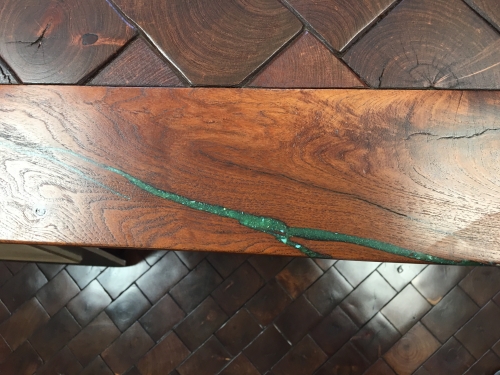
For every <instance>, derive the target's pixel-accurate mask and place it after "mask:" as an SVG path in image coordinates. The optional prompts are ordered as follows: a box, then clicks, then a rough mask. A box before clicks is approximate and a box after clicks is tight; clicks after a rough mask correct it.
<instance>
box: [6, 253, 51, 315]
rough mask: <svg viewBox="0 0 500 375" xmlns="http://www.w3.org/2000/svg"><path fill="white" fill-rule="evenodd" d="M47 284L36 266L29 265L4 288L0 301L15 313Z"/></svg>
mask: <svg viewBox="0 0 500 375" xmlns="http://www.w3.org/2000/svg"><path fill="white" fill-rule="evenodd" d="M46 283H47V278H46V277H45V276H44V274H43V273H42V272H41V271H40V270H39V269H38V267H37V266H36V264H34V263H31V264H28V265H26V267H23V269H22V270H20V271H19V272H18V273H17V274H15V275H14V276H13V277H12V278H11V279H10V280H9V281H7V282H6V283H5V284H4V285H3V286H2V288H1V289H0V300H2V302H3V303H4V304H5V306H7V308H8V309H9V311H11V312H14V311H15V310H16V309H17V308H18V307H19V306H21V305H22V304H23V303H24V302H26V301H27V300H29V299H30V298H31V297H32V296H34V295H35V293H36V292H37V291H38V290H39V289H40V288H41V287H42V286H44V285H45V284H46Z"/></svg>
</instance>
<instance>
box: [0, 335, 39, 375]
mask: <svg viewBox="0 0 500 375" xmlns="http://www.w3.org/2000/svg"><path fill="white" fill-rule="evenodd" d="M42 363H43V361H42V359H41V358H40V357H39V356H38V354H36V352H35V350H34V349H33V348H32V347H31V344H30V343H29V342H28V341H25V342H24V344H23V345H21V346H20V347H19V348H17V349H16V350H15V351H14V352H13V353H12V354H11V355H10V356H9V357H8V358H7V360H6V361H5V362H2V363H0V374H2V375H3V374H5V375H32V374H33V373H34V372H35V371H36V370H37V369H38V368H39V367H40V366H41V365H42Z"/></svg>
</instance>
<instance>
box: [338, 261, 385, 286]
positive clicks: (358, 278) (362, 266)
mask: <svg viewBox="0 0 500 375" xmlns="http://www.w3.org/2000/svg"><path fill="white" fill-rule="evenodd" d="M379 265H380V262H358V261H352V260H339V261H338V262H337V263H335V268H336V269H337V270H338V271H339V272H340V273H341V274H342V276H344V277H345V278H346V280H347V281H348V282H349V283H350V284H351V285H352V286H353V287H357V286H358V285H359V284H360V283H361V282H362V281H363V280H364V279H366V278H367V277H368V276H369V275H370V274H371V273H372V272H373V271H375V270H376V269H377V267H378V266H379Z"/></svg>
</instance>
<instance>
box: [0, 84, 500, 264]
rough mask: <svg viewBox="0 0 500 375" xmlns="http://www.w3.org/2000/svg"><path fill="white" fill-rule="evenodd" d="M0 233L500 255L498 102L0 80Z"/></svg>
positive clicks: (379, 255) (380, 256)
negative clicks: (29, 83)
mask: <svg viewBox="0 0 500 375" xmlns="http://www.w3.org/2000/svg"><path fill="white" fill-rule="evenodd" d="M0 113H1V118H0V168H1V172H0V189H1V193H0V210H1V211H0V212H1V215H2V225H1V226H0V241H2V242H16V243H27V244H48V245H62V244H70V245H75V246H95V247H120V248H124V247H130V248H148V249H177V250H208V251H230V252H238V253H239V252H247V253H263V254H283V255H285V254H286V255H297V256H300V255H306V256H311V257H334V258H351V259H366V260H375V259H376V260H388V261H389V260H396V259H397V260H408V259H410V260H418V261H427V262H436V263H452V264H454V263H459V264H469V263H468V261H472V262H484V263H490V262H491V263H500V251H499V246H498V245H499V243H498V241H499V238H500V237H499V234H500V233H499V231H500V223H499V220H500V216H499V215H498V213H497V211H498V207H499V204H500V194H499V190H500V178H499V177H498V176H499V175H500V174H499V173H498V172H499V164H498V157H499V151H498V150H499V142H500V132H499V129H500V93H497V92H487V91H483V92H473V91H397V90H394V91H390V90H389V91H387V90H386V91H373V90H258V89H255V90H249V89H167V88H163V89H162V88H104V87H94V88H90V87H89V88H84V87H71V86H70V87H62V86H43V87H37V86H18V87H15V86H4V87H1V88H0Z"/></svg>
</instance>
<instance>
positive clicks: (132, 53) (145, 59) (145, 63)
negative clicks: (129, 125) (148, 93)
mask: <svg viewBox="0 0 500 375" xmlns="http://www.w3.org/2000/svg"><path fill="white" fill-rule="evenodd" d="M90 85H95V86H160V87H174V86H184V85H183V83H182V81H181V80H180V79H179V77H177V75H176V74H175V73H174V72H173V71H172V68H171V67H169V66H168V65H167V63H166V62H165V61H164V60H163V59H162V58H161V57H160V56H158V54H156V53H155V52H154V51H153V50H152V47H150V46H149V45H148V43H147V42H146V41H145V40H144V38H137V39H136V40H134V41H133V42H132V43H131V44H130V45H129V46H128V47H127V48H126V49H125V51H123V53H122V54H121V55H120V56H118V57H117V58H116V59H114V60H113V61H112V62H111V63H110V64H109V65H107V66H106V67H105V68H104V69H103V70H102V71H101V72H99V74H97V76H95V77H94V78H93V79H92V80H91V81H90Z"/></svg>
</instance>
